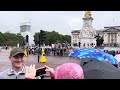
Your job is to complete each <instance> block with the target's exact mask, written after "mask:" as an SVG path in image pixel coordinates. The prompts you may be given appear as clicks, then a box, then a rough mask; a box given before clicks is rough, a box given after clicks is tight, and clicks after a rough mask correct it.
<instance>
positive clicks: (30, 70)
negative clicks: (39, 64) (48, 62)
mask: <svg viewBox="0 0 120 90" xmlns="http://www.w3.org/2000/svg"><path fill="white" fill-rule="evenodd" d="M35 75H36V69H35V65H30V67H27V69H26V73H25V78H28V79H35Z"/></svg>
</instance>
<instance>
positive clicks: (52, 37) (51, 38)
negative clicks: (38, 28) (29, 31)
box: [34, 30, 71, 46]
mask: <svg viewBox="0 0 120 90" xmlns="http://www.w3.org/2000/svg"><path fill="white" fill-rule="evenodd" d="M39 35H40V32H36V33H35V35H34V42H35V45H38V44H39ZM57 42H61V43H64V42H67V43H71V36H70V35H62V34H59V33H58V32H55V31H54V30H53V31H51V32H48V31H45V45H49V46H51V44H54V43H57Z"/></svg>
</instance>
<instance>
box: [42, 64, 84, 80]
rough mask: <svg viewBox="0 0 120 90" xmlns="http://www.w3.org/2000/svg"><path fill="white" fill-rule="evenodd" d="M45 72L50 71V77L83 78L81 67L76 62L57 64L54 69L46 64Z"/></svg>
mask: <svg viewBox="0 0 120 90" xmlns="http://www.w3.org/2000/svg"><path fill="white" fill-rule="evenodd" d="M44 67H46V68H47V69H46V72H49V73H50V76H51V78H52V79H84V74H83V69H82V68H81V66H80V65H79V64H76V63H65V64H62V65H60V66H58V67H57V68H56V69H55V70H54V69H53V68H50V67H48V66H46V65H45V66H44Z"/></svg>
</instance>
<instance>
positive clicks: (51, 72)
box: [44, 65, 54, 77]
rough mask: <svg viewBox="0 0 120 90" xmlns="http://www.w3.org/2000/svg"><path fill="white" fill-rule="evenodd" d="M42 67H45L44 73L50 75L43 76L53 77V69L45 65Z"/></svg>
mask: <svg viewBox="0 0 120 90" xmlns="http://www.w3.org/2000/svg"><path fill="white" fill-rule="evenodd" d="M44 67H46V70H45V71H46V72H49V73H50V74H44V76H48V77H49V76H50V77H54V69H53V68H50V67H48V66H47V65H44Z"/></svg>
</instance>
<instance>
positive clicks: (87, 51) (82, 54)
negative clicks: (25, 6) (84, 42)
mask: <svg viewBox="0 0 120 90" xmlns="http://www.w3.org/2000/svg"><path fill="white" fill-rule="evenodd" d="M68 56H71V57H74V58H80V59H81V58H95V59H97V60H100V61H104V60H105V61H108V62H109V63H111V64H118V61H117V60H116V59H115V58H114V57H113V56H112V55H110V54H108V53H105V52H103V51H101V50H98V49H94V48H77V49H74V50H73V51H71V52H70V53H69V54H68Z"/></svg>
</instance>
